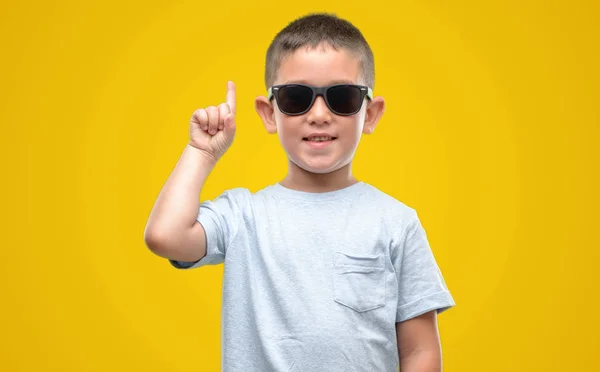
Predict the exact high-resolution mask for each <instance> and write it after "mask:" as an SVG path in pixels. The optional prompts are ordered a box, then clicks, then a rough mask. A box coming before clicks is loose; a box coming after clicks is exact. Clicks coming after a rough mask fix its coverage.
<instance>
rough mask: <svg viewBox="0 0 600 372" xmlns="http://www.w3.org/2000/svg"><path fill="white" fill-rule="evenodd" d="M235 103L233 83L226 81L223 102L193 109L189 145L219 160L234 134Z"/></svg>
mask: <svg viewBox="0 0 600 372" xmlns="http://www.w3.org/2000/svg"><path fill="white" fill-rule="evenodd" d="M235 103H236V97H235V84H234V83H233V82H232V81H228V82H227V97H226V101H225V102H224V103H221V104H220V105H219V106H217V107H215V106H208V107H206V108H201V109H198V110H196V111H194V114H193V115H192V118H191V119H190V143H189V144H190V146H193V147H195V148H197V149H199V150H201V151H202V152H204V153H205V154H206V155H208V156H210V157H213V158H214V160H215V161H216V160H219V158H221V156H223V154H224V153H225V152H226V151H227V149H228V148H229V146H231V143H232V142H233V138H234V136H235Z"/></svg>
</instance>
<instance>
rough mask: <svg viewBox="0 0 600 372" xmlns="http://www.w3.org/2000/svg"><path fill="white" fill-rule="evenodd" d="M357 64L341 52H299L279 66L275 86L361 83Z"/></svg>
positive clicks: (309, 50)
mask: <svg viewBox="0 0 600 372" xmlns="http://www.w3.org/2000/svg"><path fill="white" fill-rule="evenodd" d="M359 80H360V62H359V60H358V58H356V56H354V55H353V54H351V53H349V52H348V51H346V50H344V49H340V50H335V49H333V48H331V47H318V48H310V49H308V48H301V49H298V50H296V51H295V52H294V53H293V54H291V55H289V56H287V57H286V58H284V59H283V61H282V62H281V65H280V66H279V71H278V74H277V79H276V81H275V84H286V83H304V84H309V85H318V86H321V85H329V84H335V83H352V84H359V83H360V81H359Z"/></svg>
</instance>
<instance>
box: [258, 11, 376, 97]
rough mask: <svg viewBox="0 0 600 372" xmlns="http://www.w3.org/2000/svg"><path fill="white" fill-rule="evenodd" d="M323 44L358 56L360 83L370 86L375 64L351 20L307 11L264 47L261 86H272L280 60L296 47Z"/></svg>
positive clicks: (373, 82) (373, 78) (371, 53)
mask: <svg viewBox="0 0 600 372" xmlns="http://www.w3.org/2000/svg"><path fill="white" fill-rule="evenodd" d="M322 43H326V44H327V45H328V46H330V47H332V48H333V49H334V50H340V49H343V50H345V51H347V52H350V53H351V54H353V55H354V56H355V57H356V58H358V60H359V63H360V67H361V70H362V79H363V82H362V83H363V84H365V85H367V86H369V87H370V88H371V89H373V88H374V84H375V63H374V58H373V52H372V51H371V47H369V44H368V43H367V41H366V40H365V38H364V37H363V35H362V33H361V32H360V31H359V30H358V28H356V27H355V26H354V25H353V24H352V23H350V22H348V21H346V20H344V19H341V18H338V17H337V16H336V15H335V14H330V13H311V14H308V15H305V16H303V17H301V18H298V19H296V20H295V21H293V22H291V23H289V24H288V25H287V26H286V27H285V28H284V29H283V30H281V31H280V32H279V33H278V34H277V35H276V36H275V38H274V39H273V41H272V42H271V45H270V46H269V49H268V50H267V61H266V69H265V85H266V87H267V88H269V87H270V86H272V85H273V84H274V82H275V79H276V77H277V71H278V70H279V66H280V65H281V61H282V60H283V59H284V58H285V57H288V56H289V55H291V54H292V53H294V52H295V51H296V50H298V49H300V48H308V49H310V48H315V47H317V46H319V45H320V44H322Z"/></svg>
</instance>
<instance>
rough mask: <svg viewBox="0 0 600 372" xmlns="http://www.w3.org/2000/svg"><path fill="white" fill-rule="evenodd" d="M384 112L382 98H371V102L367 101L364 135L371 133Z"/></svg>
mask: <svg viewBox="0 0 600 372" xmlns="http://www.w3.org/2000/svg"><path fill="white" fill-rule="evenodd" d="M384 111H385V101H384V100H383V97H380V96H378V97H373V99H372V100H371V101H367V113H366V115H365V125H364V126H363V133H364V134H371V133H373V131H374V130H375V127H376V126H377V123H378V122H379V119H381V116H382V115H383V112H384Z"/></svg>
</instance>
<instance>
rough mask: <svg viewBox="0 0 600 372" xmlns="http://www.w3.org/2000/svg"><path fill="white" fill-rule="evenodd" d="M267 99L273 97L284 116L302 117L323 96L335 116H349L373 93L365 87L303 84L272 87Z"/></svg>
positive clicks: (370, 97)
mask: <svg viewBox="0 0 600 372" xmlns="http://www.w3.org/2000/svg"><path fill="white" fill-rule="evenodd" d="M268 94H269V96H268V99H269V101H270V100H271V98H273V97H275V99H276V100H277V106H279V110H280V111H281V112H283V113H284V114H286V115H292V116H295V115H302V114H304V113H306V112H308V110H310V108H311V107H312V105H313V104H314V103H315V100H316V98H317V96H323V98H324V99H325V103H326V104H327V107H329V109H330V110H331V111H332V112H333V113H334V114H337V115H342V116H350V115H354V114H356V113H357V112H359V111H360V108H361V107H362V103H363V100H364V98H365V97H367V98H369V99H373V91H372V90H371V88H369V87H367V86H365V85H354V84H336V85H329V86H326V87H313V86H310V85H304V84H282V85H273V86H272V87H271V88H269V91H268Z"/></svg>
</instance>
